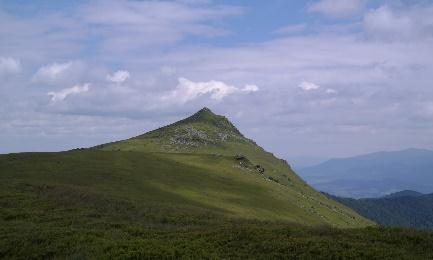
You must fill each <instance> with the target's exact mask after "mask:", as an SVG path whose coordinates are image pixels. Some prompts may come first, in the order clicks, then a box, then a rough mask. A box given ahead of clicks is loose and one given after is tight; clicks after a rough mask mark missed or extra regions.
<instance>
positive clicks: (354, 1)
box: [308, 0, 367, 17]
mask: <svg viewBox="0 0 433 260" xmlns="http://www.w3.org/2000/svg"><path fill="white" fill-rule="evenodd" d="M366 3H367V1H366V0H320V1H318V2H316V3H314V4H312V5H310V7H309V8H308V11H310V12H317V13H321V14H323V15H326V16H330V17H347V16H351V15H353V14H356V13H359V12H360V11H362V10H363V9H364V8H365V5H366Z"/></svg>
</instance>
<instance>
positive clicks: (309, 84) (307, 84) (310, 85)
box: [298, 81, 320, 91]
mask: <svg viewBox="0 0 433 260" xmlns="http://www.w3.org/2000/svg"><path fill="white" fill-rule="evenodd" d="M298 88H300V89H302V90H304V91H311V90H316V89H319V88H320V86H319V85H316V84H314V83H312V82H308V81H303V82H301V84H299V85H298Z"/></svg>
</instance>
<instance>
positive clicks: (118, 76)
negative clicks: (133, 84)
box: [107, 70, 131, 84]
mask: <svg viewBox="0 0 433 260" xmlns="http://www.w3.org/2000/svg"><path fill="white" fill-rule="evenodd" d="M130 77H131V74H129V72H128V71H126V70H119V71H116V72H115V73H113V74H108V75H107V80H108V81H111V82H114V83H117V84H120V83H123V82H125V81H126V80H127V79H129V78H130Z"/></svg>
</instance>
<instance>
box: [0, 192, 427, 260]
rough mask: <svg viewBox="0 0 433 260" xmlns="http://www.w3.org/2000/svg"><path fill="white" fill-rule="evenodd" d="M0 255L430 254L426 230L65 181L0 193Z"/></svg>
mask: <svg viewBox="0 0 433 260" xmlns="http://www.w3.org/2000/svg"><path fill="white" fill-rule="evenodd" d="M0 205H1V208H0V209H1V210H0V258H2V259H9V258H11V259H13V258H16V259H24V258H25V259H28V258H32V259H51V258H56V259H59V258H68V259H87V258H91V259H107V258H116V259H118V258H120V259H131V258H134V259H136V258H152V259H169V258H170V259H172V258H195V259H210V258H238V259H245V258H261V259H263V258H266V259H270V258H291V259H360V258H362V259H430V258H432V257H433V248H432V247H431V245H432V243H433V233H429V232H421V231H415V230H410V229H396V228H394V229H391V228H382V227H369V228H362V229H335V228H331V227H325V226H323V227H305V226H300V225H296V224H293V223H290V222H285V221H259V220H247V219H239V218H229V217H226V216H224V215H223V214H222V213H218V212H216V211H213V210H205V209H203V208H202V207H197V206H192V205H190V206H183V207H176V206H174V205H169V204H163V203H152V202H146V203H136V202H133V201H129V200H123V199H113V198H110V197H107V196H105V195H102V194H99V193H94V192H92V191H89V190H87V189H80V188H77V187H70V186H51V185H29V184H9V185H2V189H1V191H0Z"/></svg>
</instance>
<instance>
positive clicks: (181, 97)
mask: <svg viewBox="0 0 433 260" xmlns="http://www.w3.org/2000/svg"><path fill="white" fill-rule="evenodd" d="M178 82H179V83H178V85H177V86H176V88H175V89H174V90H172V91H170V92H169V93H168V94H166V95H164V96H163V97H162V100H163V101H165V102H170V103H178V104H184V103H186V102H188V101H191V100H194V99H196V98H198V97H199V96H202V95H205V94H210V98H211V99H214V100H218V101H219V100H222V99H223V98H224V97H226V96H228V95H231V94H234V93H236V92H256V91H258V87H257V86H256V85H245V86H244V87H243V88H237V87H235V86H231V85H228V84H226V83H224V82H222V81H215V80H211V81H208V82H194V81H191V80H188V79H186V78H179V79H178Z"/></svg>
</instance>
